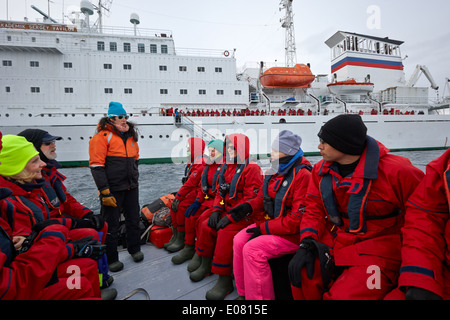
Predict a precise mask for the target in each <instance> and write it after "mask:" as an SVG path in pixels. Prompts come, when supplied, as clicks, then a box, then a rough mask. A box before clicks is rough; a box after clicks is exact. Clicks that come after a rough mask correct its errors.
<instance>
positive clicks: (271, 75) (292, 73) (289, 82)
mask: <svg viewBox="0 0 450 320" xmlns="http://www.w3.org/2000/svg"><path fill="white" fill-rule="evenodd" d="M259 79H260V81H261V84H262V86H263V87H271V88H307V87H309V86H310V83H311V82H313V81H314V79H315V76H314V75H313V74H312V72H311V69H309V67H308V66H307V65H304V64H296V65H295V67H293V68H290V67H273V68H270V69H267V70H266V71H265V72H264V73H263V75H262V76H261V77H260V78H259Z"/></svg>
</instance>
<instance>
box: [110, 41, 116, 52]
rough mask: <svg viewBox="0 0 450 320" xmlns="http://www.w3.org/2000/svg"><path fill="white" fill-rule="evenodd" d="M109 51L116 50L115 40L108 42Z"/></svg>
mask: <svg viewBox="0 0 450 320" xmlns="http://www.w3.org/2000/svg"><path fill="white" fill-rule="evenodd" d="M109 51H117V42H110V43H109Z"/></svg>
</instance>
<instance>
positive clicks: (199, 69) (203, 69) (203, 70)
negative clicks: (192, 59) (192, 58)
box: [197, 67, 205, 72]
mask: <svg viewBox="0 0 450 320" xmlns="http://www.w3.org/2000/svg"><path fill="white" fill-rule="evenodd" d="M197 71H198V72H205V67H197Z"/></svg>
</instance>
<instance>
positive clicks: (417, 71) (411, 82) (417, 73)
mask: <svg viewBox="0 0 450 320" xmlns="http://www.w3.org/2000/svg"><path fill="white" fill-rule="evenodd" d="M422 73H423V74H424V75H425V77H427V79H428V81H430V84H431V88H433V89H434V90H438V89H439V86H438V85H437V84H436V82H435V81H434V79H433V77H432V76H431V73H430V71H429V70H428V68H427V67H426V66H422V65H417V66H416V69H415V70H414V72H413V74H412V75H411V78H409V81H408V83H407V84H406V86H407V87H414V86H415V84H416V83H417V81H418V80H419V78H420V75H421V74H422Z"/></svg>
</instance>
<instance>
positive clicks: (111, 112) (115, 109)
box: [108, 101, 127, 117]
mask: <svg viewBox="0 0 450 320" xmlns="http://www.w3.org/2000/svg"><path fill="white" fill-rule="evenodd" d="M126 114H127V112H126V111H125V109H124V108H123V106H122V104H121V103H120V102H114V101H111V102H110V103H109V108H108V117H114V116H120V115H126Z"/></svg>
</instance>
